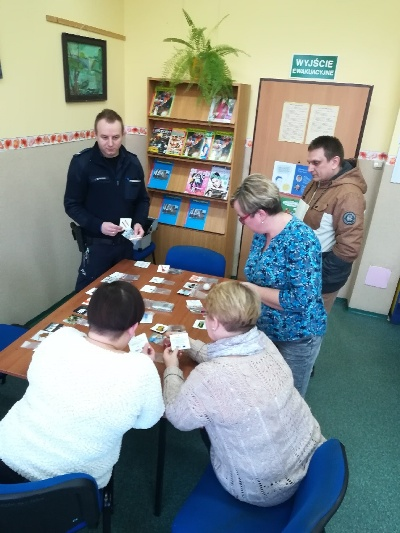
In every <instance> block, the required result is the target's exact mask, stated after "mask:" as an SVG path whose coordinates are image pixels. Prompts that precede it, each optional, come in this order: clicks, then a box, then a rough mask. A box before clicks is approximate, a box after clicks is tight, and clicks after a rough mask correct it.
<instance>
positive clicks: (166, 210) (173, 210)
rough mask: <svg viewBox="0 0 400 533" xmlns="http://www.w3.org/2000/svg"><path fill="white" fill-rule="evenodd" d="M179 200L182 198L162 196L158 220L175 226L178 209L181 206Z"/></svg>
mask: <svg viewBox="0 0 400 533" xmlns="http://www.w3.org/2000/svg"><path fill="white" fill-rule="evenodd" d="M181 202H182V198H176V197H174V196H164V198H163V202H162V204H161V208H160V214H159V217H158V222H162V223H164V224H171V225H172V226H175V224H176V221H177V219H178V214H179V209H180V207H181Z"/></svg>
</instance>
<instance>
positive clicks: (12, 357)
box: [0, 259, 209, 379]
mask: <svg viewBox="0 0 400 533" xmlns="http://www.w3.org/2000/svg"><path fill="white" fill-rule="evenodd" d="M113 272H123V273H125V274H136V275H139V276H140V277H139V279H138V280H137V281H133V282H132V283H133V285H135V286H136V287H137V288H138V289H139V290H140V289H141V288H142V287H143V286H144V285H149V284H150V285H155V284H154V283H149V280H150V279H151V278H152V277H153V276H157V277H163V278H165V279H166V280H170V281H173V282H174V285H163V284H158V285H156V286H157V287H162V288H166V289H170V290H171V293H170V294H169V295H166V294H157V293H147V292H141V294H142V296H143V298H146V299H149V300H157V301H167V302H171V303H173V304H174V309H173V311H172V313H167V312H159V311H156V312H155V313H154V320H153V323H152V324H139V326H138V328H137V330H136V335H139V334H140V333H146V335H147V337H148V338H149V337H150V336H151V334H153V331H151V330H150V328H151V326H154V324H157V323H162V324H166V325H172V324H175V325H176V324H182V325H183V326H185V327H186V331H187V332H188V333H189V336H190V337H192V338H195V339H200V340H202V341H204V342H209V338H208V335H207V332H206V331H205V330H199V329H195V328H193V324H194V322H195V320H196V319H199V318H201V315H199V314H194V313H191V312H190V311H189V310H188V309H187V307H186V300H188V299H197V298H195V297H191V296H183V295H180V294H177V291H178V290H179V289H181V288H182V287H183V285H184V284H185V283H186V282H188V281H189V278H190V277H191V276H192V275H193V274H194V272H188V271H183V273H182V274H169V273H168V274H163V273H160V272H157V265H153V264H151V265H150V266H149V267H148V268H139V267H135V266H134V261H131V260H129V259H124V260H123V261H120V262H119V263H118V264H117V265H115V266H114V267H113V268H111V269H110V270H108V271H107V272H105V273H104V274H103V275H101V276H100V277H99V278H98V279H97V280H95V281H94V282H93V283H92V284H90V285H88V286H87V287H85V288H84V289H83V290H82V291H80V292H79V293H77V294H75V295H74V296H72V297H71V298H70V299H69V300H68V301H67V302H65V303H64V304H63V305H61V306H60V307H58V308H57V309H56V310H55V311H53V312H52V313H50V314H49V315H47V316H46V317H45V318H44V319H43V320H41V321H40V322H38V323H37V324H36V325H35V326H34V327H33V328H31V329H30V330H28V331H27V332H26V333H25V334H24V335H22V336H21V337H19V338H18V339H17V340H16V341H14V342H13V343H12V344H10V345H9V346H7V348H5V349H4V350H3V351H1V352H0V372H3V373H4V374H9V375H11V376H15V377H18V378H23V379H26V374H27V371H28V367H29V364H30V362H31V359H32V355H33V351H32V350H29V349H27V348H22V347H21V345H22V343H23V342H24V341H28V340H30V339H31V338H32V337H33V335H35V334H36V333H37V332H38V331H40V330H42V329H45V328H46V326H48V325H49V324H50V323H52V322H54V323H59V324H65V323H64V322H63V320H64V319H65V318H67V317H68V316H69V315H71V314H72V313H73V310H74V309H77V308H78V307H79V306H80V305H81V304H82V303H83V302H84V301H85V300H86V299H87V298H88V295H87V294H86V292H87V291H88V290H89V289H91V288H92V287H98V286H99V285H100V283H101V280H102V279H104V278H105V277H106V276H108V275H110V274H112V273H113ZM199 275H200V276H204V274H199ZM65 326H66V327H74V328H76V329H79V330H81V331H83V332H85V333H86V332H87V331H88V328H87V327H85V326H79V325H74V326H70V325H69V324H65ZM153 346H154V348H155V350H156V352H161V351H162V346H161V345H153ZM182 363H183V368H182V369H183V370H184V373H186V372H190V370H191V368H190V360H189V361H188V360H187V359H185V358H183V360H182ZM156 365H157V368H158V370H159V372H161V371H163V370H164V366H163V364H162V363H156ZM187 365H189V368H186V366H187Z"/></svg>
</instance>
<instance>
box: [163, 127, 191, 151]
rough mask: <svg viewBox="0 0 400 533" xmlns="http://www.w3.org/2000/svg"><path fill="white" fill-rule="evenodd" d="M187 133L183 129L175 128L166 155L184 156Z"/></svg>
mask: <svg viewBox="0 0 400 533" xmlns="http://www.w3.org/2000/svg"><path fill="white" fill-rule="evenodd" d="M186 136H187V131H186V130H184V129H182V128H173V129H172V132H171V136H170V138H169V142H168V146H167V149H166V150H165V154H167V155H175V156H176V155H182V152H183V149H184V148H185V141H186Z"/></svg>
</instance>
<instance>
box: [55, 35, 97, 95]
mask: <svg viewBox="0 0 400 533" xmlns="http://www.w3.org/2000/svg"><path fill="white" fill-rule="evenodd" d="M61 42H62V54H63V66H64V87H65V101H66V102H95V101H101V100H107V42H106V41H104V40H102V39H92V38H90V37H81V36H80V35H71V34H70V33H62V35H61Z"/></svg>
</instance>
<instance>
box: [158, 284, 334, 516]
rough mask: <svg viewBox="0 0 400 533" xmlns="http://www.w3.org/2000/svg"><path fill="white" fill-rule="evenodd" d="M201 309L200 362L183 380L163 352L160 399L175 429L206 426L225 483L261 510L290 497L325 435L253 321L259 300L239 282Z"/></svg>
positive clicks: (218, 290) (194, 346) (174, 359)
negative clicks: (203, 334) (207, 341)
mask: <svg viewBox="0 0 400 533" xmlns="http://www.w3.org/2000/svg"><path fill="white" fill-rule="evenodd" d="M205 309H206V312H207V316H206V326H207V332H208V335H209V337H210V338H211V340H212V341H213V342H212V343H210V344H204V343H202V342H200V341H195V340H192V339H191V349H190V350H189V355H190V357H192V358H193V359H194V360H195V361H197V362H199V363H200V364H199V365H198V366H197V367H196V368H195V369H194V370H193V371H192V372H191V374H190V375H189V377H188V379H187V380H186V381H184V379H183V375H182V372H181V370H180V369H179V358H178V353H177V351H176V350H174V351H170V350H169V349H166V350H165V352H164V361H165V364H166V367H167V368H166V370H165V373H164V401H165V405H166V416H167V418H168V420H169V421H170V422H171V423H172V424H173V425H174V426H175V427H176V428H178V429H181V430H183V431H190V430H192V429H195V428H202V427H204V428H205V430H206V431H207V433H208V436H209V438H210V442H211V449H210V456H211V463H212V465H213V468H214V471H215V474H216V476H217V478H218V480H219V481H220V483H221V484H222V486H223V487H224V488H225V489H226V490H227V491H228V492H229V493H230V494H232V495H233V496H235V497H236V498H238V499H239V500H242V501H245V502H247V503H251V504H254V505H259V506H263V507H267V506H271V505H276V504H278V503H281V502H283V501H285V500H286V499H288V498H290V496H291V495H292V494H293V493H294V492H295V491H296V489H297V487H298V485H299V483H300V481H301V480H302V479H303V477H304V476H305V474H306V472H307V468H308V465H309V462H310V459H311V457H312V455H313V453H314V451H315V450H316V448H317V447H318V446H319V445H320V444H321V443H322V442H323V441H324V440H325V439H324V437H323V436H322V435H321V431H320V427H319V425H318V422H317V421H316V420H315V418H314V417H313V416H312V414H311V411H310V409H309V407H308V405H307V404H306V403H305V401H304V400H303V398H302V397H301V396H300V394H299V393H298V391H297V390H296V389H295V387H294V385H293V377H292V373H291V370H290V368H289V367H288V366H287V364H286V362H285V361H284V359H283V357H282V356H281V355H280V353H279V351H278V350H277V348H276V347H275V345H274V344H273V343H272V342H271V341H270V340H269V338H268V337H267V336H266V335H265V334H264V333H262V332H261V331H259V330H258V329H257V327H256V326H255V324H256V322H257V319H258V316H259V313H260V300H259V297H258V296H257V294H256V293H255V292H254V291H252V290H251V289H250V288H248V287H246V286H245V285H243V284H241V283H239V282H237V281H226V282H223V283H220V284H218V285H216V286H215V287H214V288H213V289H212V290H211V291H210V292H209V294H208V296H207V299H206V302H205Z"/></svg>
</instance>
